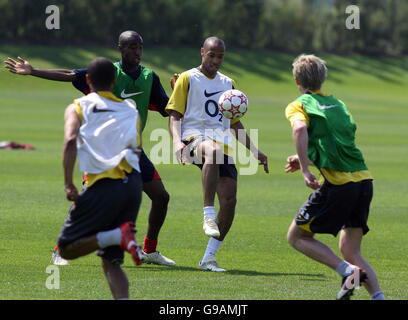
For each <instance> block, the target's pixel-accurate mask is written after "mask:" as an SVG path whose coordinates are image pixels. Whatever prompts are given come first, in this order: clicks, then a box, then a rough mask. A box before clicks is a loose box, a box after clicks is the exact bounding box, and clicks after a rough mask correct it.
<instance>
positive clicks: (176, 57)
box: [0, 45, 408, 85]
mask: <svg viewBox="0 0 408 320" xmlns="http://www.w3.org/2000/svg"><path fill="white" fill-rule="evenodd" d="M0 53H1V56H0V58H1V59H3V60H5V59H6V58H7V56H10V57H14V58H16V57H17V56H19V55H20V56H22V57H24V58H25V59H27V60H31V59H40V60H44V61H47V62H50V63H52V64H54V65H56V66H58V67H62V68H68V69H74V68H84V67H86V66H87V65H88V63H89V61H90V60H91V59H92V58H94V57H97V56H105V57H107V58H109V59H111V60H112V61H118V60H119V59H120V54H119V52H118V51H117V49H116V48H115V46H111V47H109V46H106V47H91V46H87V47H68V46H67V47H58V46H36V45H31V46H12V45H4V46H0ZM3 55H4V56H3ZM296 56H297V54H287V53H281V52H271V51H262V50H256V51H254V50H231V51H227V54H226V56H225V63H224V64H223V67H222V70H221V71H222V72H226V73H230V74H233V78H234V79H236V78H239V77H240V76H241V75H242V73H247V72H249V73H254V74H257V75H258V76H259V77H261V78H264V79H269V80H272V81H287V80H286V79H287V77H288V76H290V75H291V73H292V62H293V59H294V58H295V57H296ZM322 57H323V58H325V59H327V62H328V66H329V70H330V79H332V80H333V81H335V82H337V83H340V82H342V80H341V79H340V75H346V76H347V75H349V74H350V73H351V72H352V71H359V72H361V73H364V74H369V75H371V76H373V77H376V78H377V79H379V80H381V81H383V82H386V83H390V84H394V85H395V84H398V85H402V84H403V79H401V77H402V75H403V74H404V72H405V71H404V70H406V69H407V68H408V59H406V58H392V57H369V56H361V55H351V56H338V55H332V54H328V55H325V54H322ZM145 63H146V64H148V65H151V66H152V67H153V70H155V69H156V68H159V69H161V70H162V71H165V72H168V73H170V74H173V73H174V72H183V71H185V70H188V69H191V68H193V67H196V66H198V65H199V64H200V63H201V56H200V48H177V49H175V48H170V47H153V48H150V47H148V45H147V46H146V49H145V53H144V54H143V57H142V64H145Z"/></svg>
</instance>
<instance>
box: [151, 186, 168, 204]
mask: <svg viewBox="0 0 408 320" xmlns="http://www.w3.org/2000/svg"><path fill="white" fill-rule="evenodd" d="M152 201H153V202H156V203H157V204H160V205H162V206H164V205H166V206H167V204H168V203H169V201H170V195H169V193H168V192H167V191H166V190H162V191H161V192H158V193H156V194H155V195H154V196H153V198H152Z"/></svg>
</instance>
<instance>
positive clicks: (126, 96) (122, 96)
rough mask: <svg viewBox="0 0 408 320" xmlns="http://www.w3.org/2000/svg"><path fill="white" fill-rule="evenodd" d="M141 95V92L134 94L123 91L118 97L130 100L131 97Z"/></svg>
mask: <svg viewBox="0 0 408 320" xmlns="http://www.w3.org/2000/svg"><path fill="white" fill-rule="evenodd" d="M142 93H143V91H140V92H135V93H125V90H122V92H121V93H120V97H121V98H123V99H126V98H130V97H133V96H137V95H139V94H142Z"/></svg>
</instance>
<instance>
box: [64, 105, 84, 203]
mask: <svg viewBox="0 0 408 320" xmlns="http://www.w3.org/2000/svg"><path fill="white" fill-rule="evenodd" d="M75 107H76V106H75V104H71V105H69V106H68V107H67V109H66V110H65V128H64V147H63V151H62V165H63V168H64V184H65V193H66V197H67V199H68V200H69V201H74V202H76V201H77V199H78V190H77V188H76V187H75V185H74V182H73V172H74V166H75V160H76V156H77V146H76V139H77V136H78V133H79V128H80V125H81V121H80V119H79V117H78V114H77V113H76V111H75Z"/></svg>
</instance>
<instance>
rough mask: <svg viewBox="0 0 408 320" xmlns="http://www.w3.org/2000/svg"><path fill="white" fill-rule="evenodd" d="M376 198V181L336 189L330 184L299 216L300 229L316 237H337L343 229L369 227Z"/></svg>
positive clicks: (312, 197)
mask: <svg viewBox="0 0 408 320" xmlns="http://www.w3.org/2000/svg"><path fill="white" fill-rule="evenodd" d="M372 197H373V183H372V180H364V181H360V182H350V183H346V184H344V185H333V184H331V183H329V182H327V181H325V182H324V184H323V185H322V186H321V187H320V188H319V189H317V190H316V191H314V192H313V193H312V194H311V195H310V196H309V199H308V200H307V201H306V202H305V203H304V204H303V206H302V207H301V208H300V209H299V211H298V213H297V214H296V217H295V221H296V225H297V226H299V227H300V228H302V229H304V230H306V231H310V232H313V233H329V234H332V235H334V236H337V233H338V232H339V231H340V230H341V229H343V228H362V229H363V234H366V233H367V232H368V231H369V230H370V229H369V228H368V226H367V220H368V215H369V211H370V203H371V199H372Z"/></svg>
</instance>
